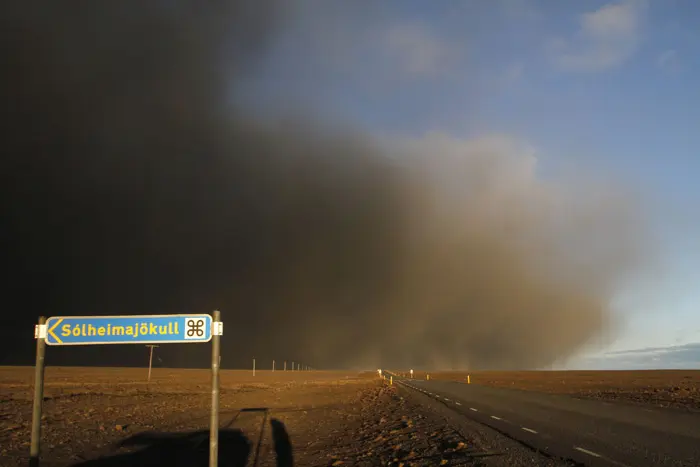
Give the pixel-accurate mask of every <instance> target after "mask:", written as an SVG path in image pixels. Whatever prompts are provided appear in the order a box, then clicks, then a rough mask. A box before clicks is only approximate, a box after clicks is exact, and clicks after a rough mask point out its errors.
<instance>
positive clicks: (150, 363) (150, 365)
mask: <svg viewBox="0 0 700 467" xmlns="http://www.w3.org/2000/svg"><path fill="white" fill-rule="evenodd" d="M146 347H150V348H151V354H150V356H149V357H148V382H149V383H150V382H151V367H152V366H153V349H154V348H156V347H158V346H157V345H154V344H148V345H146Z"/></svg>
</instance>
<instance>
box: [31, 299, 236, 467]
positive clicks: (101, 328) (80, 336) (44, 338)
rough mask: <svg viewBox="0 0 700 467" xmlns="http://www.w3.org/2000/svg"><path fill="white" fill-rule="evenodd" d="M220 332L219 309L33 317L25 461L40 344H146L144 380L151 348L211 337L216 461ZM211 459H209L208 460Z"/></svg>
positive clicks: (214, 454) (36, 445) (36, 431)
mask: <svg viewBox="0 0 700 467" xmlns="http://www.w3.org/2000/svg"><path fill="white" fill-rule="evenodd" d="M222 334H223V323H222V322H221V313H220V312H219V311H215V312H214V319H213V320H212V317H211V316H210V315H205V314H196V315H132V316H53V317H51V318H49V319H45V318H44V317H43V316H42V317H40V318H39V323H38V324H37V325H36V326H35V329H34V338H35V339H36V341H37V342H36V366H35V370H34V405H33V410H32V437H31V447H30V466H32V467H38V466H39V453H40V445H41V412H42V408H43V400H44V366H45V365H44V354H45V349H46V347H45V345H56V346H64V345H76V346H77V345H106V344H151V345H149V347H151V356H150V358H149V364H148V379H149V381H150V375H151V365H152V359H153V348H154V347H157V345H153V344H166V343H180V344H184V343H193V344H194V343H201V342H209V341H210V340H211V341H213V342H212V423H214V422H216V425H215V426H214V425H212V427H211V434H212V436H213V437H214V438H213V439H212V440H211V441H210V464H209V465H211V466H216V464H217V458H218V436H219V430H218V428H219V426H218V420H219V362H220V360H221V355H220V337H221V335H222ZM212 462H213V463H212Z"/></svg>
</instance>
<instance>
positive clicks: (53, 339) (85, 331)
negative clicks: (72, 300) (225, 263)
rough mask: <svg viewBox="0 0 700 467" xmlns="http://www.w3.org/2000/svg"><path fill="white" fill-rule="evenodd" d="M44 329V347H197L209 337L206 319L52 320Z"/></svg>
mask: <svg viewBox="0 0 700 467" xmlns="http://www.w3.org/2000/svg"><path fill="white" fill-rule="evenodd" d="M45 326H46V328H45V333H46V344H48V345H100V344H159V343H162V344H165V343H197V342H209V341H210V340H211V336H212V318H211V316H210V315H143V316H139V315H134V316H54V317H51V318H49V319H48V320H46V325H45ZM40 332H41V331H40ZM42 334H43V332H42Z"/></svg>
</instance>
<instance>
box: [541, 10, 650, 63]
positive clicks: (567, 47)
mask: <svg viewBox="0 0 700 467" xmlns="http://www.w3.org/2000/svg"><path fill="white" fill-rule="evenodd" d="M646 5H647V2H646V0H621V1H618V2H614V3H609V4H607V5H604V6H602V7H601V8H599V9H598V10H595V11H592V12H587V13H584V14H582V15H581V18H580V19H579V22H580V25H579V30H578V31H577V32H576V33H575V34H574V36H573V37H570V38H562V37H559V38H556V39H554V40H552V41H551V42H550V43H549V44H548V46H549V51H550V53H551V54H552V58H553V60H554V63H555V65H557V66H558V67H559V68H561V69H564V70H568V71H581V72H591V71H602V70H605V69H609V68H613V67H615V66H617V65H619V64H621V63H623V62H624V61H626V60H627V59H629V58H630V57H631V56H632V55H633V54H634V52H635V51H636V49H637V46H638V45H639V41H640V37H641V32H642V31H641V29H642V23H643V19H644V13H645V11H646Z"/></svg>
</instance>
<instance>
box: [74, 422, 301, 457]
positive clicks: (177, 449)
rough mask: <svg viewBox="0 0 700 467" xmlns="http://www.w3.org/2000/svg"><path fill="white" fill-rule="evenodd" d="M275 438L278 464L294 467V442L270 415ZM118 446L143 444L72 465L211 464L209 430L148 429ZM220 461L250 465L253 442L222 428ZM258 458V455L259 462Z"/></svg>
mask: <svg viewBox="0 0 700 467" xmlns="http://www.w3.org/2000/svg"><path fill="white" fill-rule="evenodd" d="M270 427H271V429H272V440H273V443H274V449H275V454H276V457H277V466H278V467H293V465H294V459H293V455H292V444H291V442H290V440H289V434H288V433H287V429H286V428H285V426H284V423H282V422H281V421H279V420H276V419H274V418H273V419H271V420H270ZM119 447H131V448H134V447H137V448H138V447H140V448H141V449H139V450H138V451H135V452H129V453H124V454H116V455H113V456H109V457H102V458H99V459H94V460H90V461H86V462H81V463H79V464H74V465H73V467H117V466H128V467H155V466H165V465H167V466H173V467H180V466H182V467H185V466H187V467H199V466H201V467H207V466H208V465H209V430H200V431H194V432H185V433H157V432H147V433H139V434H136V435H134V436H131V437H129V438H127V439H125V440H124V441H122V442H121V443H119ZM218 451H219V454H218V457H219V462H218V465H219V466H221V467H247V465H248V460H249V458H250V452H251V443H250V441H249V440H248V438H246V437H245V435H244V434H243V432H241V430H238V429H220V430H219V449H218ZM257 462H258V460H257V459H256V464H257Z"/></svg>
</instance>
